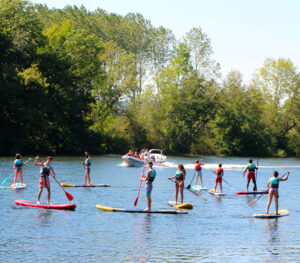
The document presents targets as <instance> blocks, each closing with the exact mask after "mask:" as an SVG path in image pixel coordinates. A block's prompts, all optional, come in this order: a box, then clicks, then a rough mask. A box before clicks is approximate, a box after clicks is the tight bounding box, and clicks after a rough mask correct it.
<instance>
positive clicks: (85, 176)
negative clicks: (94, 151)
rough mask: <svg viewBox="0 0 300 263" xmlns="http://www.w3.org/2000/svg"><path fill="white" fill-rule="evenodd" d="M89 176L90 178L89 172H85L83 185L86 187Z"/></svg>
mask: <svg viewBox="0 0 300 263" xmlns="http://www.w3.org/2000/svg"><path fill="white" fill-rule="evenodd" d="M87 176H88V171H87V170H85V175H84V183H83V184H84V185H86V180H87Z"/></svg>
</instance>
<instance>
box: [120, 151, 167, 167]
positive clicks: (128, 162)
mask: <svg viewBox="0 0 300 263" xmlns="http://www.w3.org/2000/svg"><path fill="white" fill-rule="evenodd" d="M144 152H145V150H144V149H142V150H141V151H140V156H141V159H138V158H134V157H132V156H128V155H124V156H122V160H123V165H124V166H128V167H142V166H144V164H145V161H144V160H143V159H144ZM149 156H150V160H149V161H152V162H153V163H154V165H155V164H159V163H163V162H165V161H166V160H167V156H165V155H163V152H162V150H159V149H151V150H150V151H149Z"/></svg>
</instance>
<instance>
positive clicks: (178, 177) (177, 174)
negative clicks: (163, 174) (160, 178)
mask: <svg viewBox="0 0 300 263" xmlns="http://www.w3.org/2000/svg"><path fill="white" fill-rule="evenodd" d="M175 178H176V180H183V174H182V172H180V171H177V172H176V177H175Z"/></svg>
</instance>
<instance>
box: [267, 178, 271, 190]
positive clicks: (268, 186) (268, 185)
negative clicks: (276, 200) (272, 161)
mask: <svg viewBox="0 0 300 263" xmlns="http://www.w3.org/2000/svg"><path fill="white" fill-rule="evenodd" d="M270 181H271V179H269V181H268V183H267V188H268V189H269V188H270Z"/></svg>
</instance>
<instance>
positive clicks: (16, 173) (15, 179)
mask: <svg viewBox="0 0 300 263" xmlns="http://www.w3.org/2000/svg"><path fill="white" fill-rule="evenodd" d="M17 178H18V171H17V170H16V171H15V178H14V185H16V183H17Z"/></svg>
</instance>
